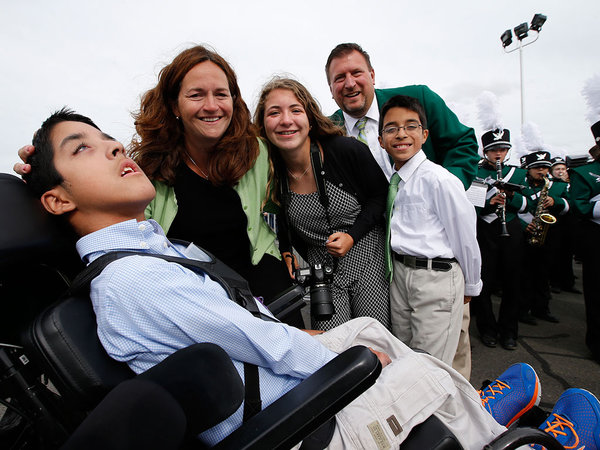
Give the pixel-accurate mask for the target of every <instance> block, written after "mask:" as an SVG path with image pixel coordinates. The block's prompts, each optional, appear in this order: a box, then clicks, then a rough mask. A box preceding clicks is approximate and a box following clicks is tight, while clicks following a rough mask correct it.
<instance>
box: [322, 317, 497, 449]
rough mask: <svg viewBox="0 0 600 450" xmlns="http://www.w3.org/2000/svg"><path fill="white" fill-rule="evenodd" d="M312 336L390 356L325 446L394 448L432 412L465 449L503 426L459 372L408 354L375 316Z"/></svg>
mask: <svg viewBox="0 0 600 450" xmlns="http://www.w3.org/2000/svg"><path fill="white" fill-rule="evenodd" d="M315 338H316V339H318V340H319V341H320V342H321V343H323V345H325V346H326V347H328V348H330V349H331V350H332V351H335V352H342V351H344V350H346V349H347V348H350V347H352V346H354V345H365V346H367V347H371V348H374V349H375V350H380V351H383V352H385V353H387V354H388V355H389V356H390V357H391V359H392V363H391V364H389V365H388V366H387V367H385V368H384V369H383V371H382V373H381V375H380V377H379V378H378V380H377V382H376V383H375V385H374V386H372V387H371V388H369V389H368V390H367V391H366V392H364V393H363V394H362V395H361V396H359V397H358V398H356V399H355V400H354V401H353V402H352V403H350V404H349V405H348V406H346V407H345V408H344V409H343V410H342V411H340V412H339V413H338V414H337V415H336V423H337V426H336V429H335V432H334V436H333V439H332V440H331V443H330V445H329V448H330V449H342V448H347V449H361V448H364V449H387V448H391V447H393V448H396V449H397V448H398V446H399V444H400V443H401V442H402V441H403V440H404V439H405V438H406V436H407V435H408V434H409V433H410V430H411V429H412V428H413V427H414V426H415V425H418V424H419V423H421V422H423V421H424V420H425V419H427V418H428V417H429V416H431V415H432V414H435V415H436V416H437V417H438V418H439V419H440V420H441V421H442V422H443V423H444V424H445V425H446V426H447V427H448V428H449V429H450V430H451V431H452V432H453V433H454V434H455V436H456V437H457V438H458V440H459V441H460V443H461V445H462V446H463V447H464V448H465V449H471V448H483V446H484V445H485V444H487V443H489V442H490V441H491V440H493V439H494V437H496V436H498V435H499V434H501V433H502V432H504V431H505V430H506V429H505V428H504V427H503V426H501V425H499V424H498V423H497V422H496V421H495V420H494V419H493V417H492V416H491V415H490V414H489V413H488V412H487V411H486V410H485V409H484V408H483V406H482V404H481V400H480V398H479V394H478V393H477V392H476V391H475V389H473V387H472V386H471V385H470V384H469V383H468V382H467V380H465V379H464V378H463V377H462V376H461V375H460V374H459V373H458V372H456V371H455V370H453V369H452V368H451V367H449V366H447V365H446V364H444V363H443V362H441V361H439V360H438V359H437V358H434V357H432V356H429V355H426V354H422V353H415V352H413V351H412V350H411V349H409V348H408V347H407V346H406V345H404V344H403V343H402V342H400V341H399V340H398V339H396V338H395V337H394V336H393V335H392V334H391V333H390V332H389V331H388V330H387V329H385V327H383V326H382V325H381V324H380V323H379V322H377V321H376V320H374V319H371V318H367V317H362V318H358V319H353V320H351V321H349V322H346V323H345V324H343V325H341V326H339V327H336V328H334V329H333V330H330V331H327V332H326V333H324V334H321V335H318V336H315Z"/></svg>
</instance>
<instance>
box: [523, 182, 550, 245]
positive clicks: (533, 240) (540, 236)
mask: <svg viewBox="0 0 600 450" xmlns="http://www.w3.org/2000/svg"><path fill="white" fill-rule="evenodd" d="M549 185H550V180H549V179H548V177H544V187H543V188H542V190H541V191H540V198H539V199H538V204H537V207H536V208H535V216H533V220H532V221H531V223H532V224H533V225H534V230H533V233H531V236H529V239H527V242H528V243H529V244H530V245H533V246H534V247H541V246H542V245H544V242H545V241H546V235H547V234H548V227H549V226H550V225H553V224H555V223H556V217H554V216H553V215H552V214H550V213H548V212H547V211H546V210H545V209H544V201H545V200H546V197H548V189H549Z"/></svg>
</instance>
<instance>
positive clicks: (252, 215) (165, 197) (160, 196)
mask: <svg viewBox="0 0 600 450" xmlns="http://www.w3.org/2000/svg"><path fill="white" fill-rule="evenodd" d="M259 147H260V152H259V155H258V158H257V159H256V162H255V163H254V166H252V168H251V169H250V170H249V171H248V172H246V174H245V175H244V176H243V177H242V178H241V179H240V181H239V182H238V183H237V184H236V185H235V186H234V187H233V189H234V190H235V191H236V192H237V194H238V195H239V196H240V200H241V203H242V208H243V209H244V212H245V213H246V217H247V219H248V227H247V232H248V239H249V240H250V256H251V259H252V264H254V265H256V264H258V263H259V261H260V260H261V259H262V257H263V255H264V254H265V253H268V254H269V255H272V256H274V257H276V258H278V259H281V254H280V253H279V250H278V248H277V245H276V244H275V233H274V232H273V230H271V228H270V227H269V225H268V224H267V223H266V222H265V220H264V219H263V214H262V209H261V206H262V203H263V200H264V199H265V196H266V186H267V180H268V176H269V153H268V150H267V147H266V144H265V143H264V141H263V140H262V139H259ZM152 184H154V188H155V189H156V197H154V200H152V201H151V202H150V204H149V205H148V207H147V208H146V211H145V213H146V218H147V219H154V220H156V221H157V222H158V223H159V224H160V226H161V227H162V228H163V229H164V230H165V233H168V231H169V228H170V227H171V224H172V223H173V220H175V215H176V214H177V199H176V198H175V189H174V188H173V187H172V186H168V185H167V184H166V183H164V182H162V181H152Z"/></svg>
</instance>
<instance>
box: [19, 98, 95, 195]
mask: <svg viewBox="0 0 600 450" xmlns="http://www.w3.org/2000/svg"><path fill="white" fill-rule="evenodd" d="M61 122H82V123H85V124H88V125H90V126H92V127H94V128H96V129H97V130H100V128H98V126H97V125H96V124H95V123H94V122H92V119H90V118H89V117H86V116H82V115H81V114H77V113H76V112H74V111H72V110H71V109H69V108H67V107H66V106H65V107H63V108H62V109H60V110H59V111H56V112H55V113H53V114H52V115H51V116H50V117H48V118H47V119H46V120H45V121H44V123H42V126H41V127H40V129H39V130H37V131H36V132H35V134H34V136H33V140H32V142H31V143H32V145H33V146H34V147H35V151H34V152H33V154H32V155H31V156H29V157H28V158H27V163H28V164H30V165H31V171H30V172H29V173H28V174H26V175H24V176H23V179H24V180H25V181H26V182H27V185H28V186H29V188H30V189H31V190H33V192H34V193H35V195H37V196H38V197H41V196H42V194H43V193H44V192H47V191H49V190H50V189H52V188H53V187H55V186H58V185H60V184H62V182H63V181H64V179H63V177H62V175H61V174H60V173H59V172H58V170H56V166H55V165H54V148H53V147H52V141H51V138H50V135H51V134H52V129H53V128H54V126H55V125H58V124H59V123H61Z"/></svg>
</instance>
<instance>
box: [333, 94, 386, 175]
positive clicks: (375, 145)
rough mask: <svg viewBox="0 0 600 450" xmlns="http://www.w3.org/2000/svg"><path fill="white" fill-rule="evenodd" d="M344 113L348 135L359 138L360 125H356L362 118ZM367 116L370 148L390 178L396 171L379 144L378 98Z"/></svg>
mask: <svg viewBox="0 0 600 450" xmlns="http://www.w3.org/2000/svg"><path fill="white" fill-rule="evenodd" d="M342 114H344V124H345V125H346V132H347V133H348V136H352V137H355V138H357V139H358V127H357V126H356V122H358V121H359V120H360V119H357V118H355V117H352V116H349V115H348V114H346V113H345V112H343V111H342ZM365 117H366V118H367V123H366V124H365V131H364V134H365V137H366V140H367V144H368V146H369V150H371V154H372V155H373V158H375V161H377V164H379V167H381V170H382V171H383V174H384V175H385V176H386V177H387V179H388V180H389V179H390V177H391V176H392V174H393V173H394V169H393V167H392V164H391V162H390V157H389V156H388V154H387V152H386V151H385V150H384V149H383V148H381V145H379V139H378V138H379V107H378V106H377V99H373V103H371V108H369V110H368V111H367V115H366V116H365Z"/></svg>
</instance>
